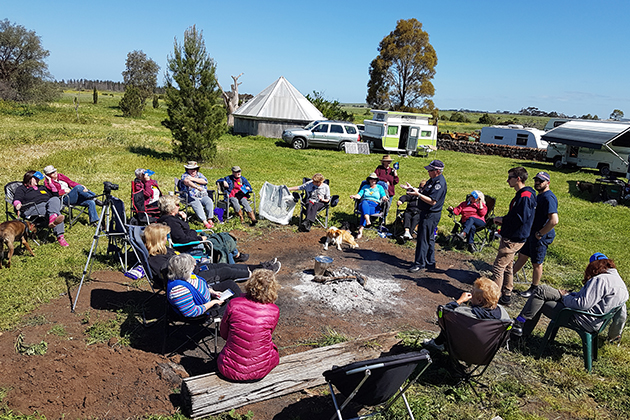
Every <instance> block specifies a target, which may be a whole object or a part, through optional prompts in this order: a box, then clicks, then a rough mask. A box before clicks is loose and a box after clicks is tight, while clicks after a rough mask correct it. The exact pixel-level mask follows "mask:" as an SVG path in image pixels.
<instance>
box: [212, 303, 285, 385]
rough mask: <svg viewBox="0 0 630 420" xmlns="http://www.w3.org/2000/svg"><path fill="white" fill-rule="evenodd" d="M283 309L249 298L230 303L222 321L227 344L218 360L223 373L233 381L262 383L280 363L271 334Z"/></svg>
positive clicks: (222, 334)
mask: <svg viewBox="0 0 630 420" xmlns="http://www.w3.org/2000/svg"><path fill="white" fill-rule="evenodd" d="M279 317H280V309H279V308H278V307H277V306H276V305H275V304H274V303H267V304H264V303H258V302H254V301H253V300H250V299H247V298H246V297H237V298H234V299H232V300H230V301H229V302H228V305H227V308H226V309H225V313H224V314H223V320H222V321H221V337H223V339H225V341H226V343H225V346H224V347H223V350H221V353H220V354H219V358H218V360H217V364H218V368H219V372H220V373H221V375H223V376H224V377H225V378H227V379H230V380H233V381H252V380H257V379H262V378H264V377H265V376H267V374H268V373H269V372H271V370H272V369H273V368H274V367H276V366H278V363H280V356H279V355H278V348H277V347H276V345H275V344H274V343H273V341H272V340H271V334H272V333H273V330H275V328H276V325H277V324H278V318H279Z"/></svg>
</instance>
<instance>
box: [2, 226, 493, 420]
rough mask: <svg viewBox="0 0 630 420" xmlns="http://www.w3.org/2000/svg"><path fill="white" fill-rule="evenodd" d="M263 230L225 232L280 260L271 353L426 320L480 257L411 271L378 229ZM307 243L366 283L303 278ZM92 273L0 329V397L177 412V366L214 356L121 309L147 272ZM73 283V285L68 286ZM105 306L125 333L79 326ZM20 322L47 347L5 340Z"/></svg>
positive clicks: (61, 409) (133, 299)
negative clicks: (92, 336) (97, 336)
mask: <svg viewBox="0 0 630 420" xmlns="http://www.w3.org/2000/svg"><path fill="white" fill-rule="evenodd" d="M261 231H262V235H260V236H256V237H254V236H253V235H248V234H247V233H245V232H242V231H237V232H234V234H235V236H237V237H238V239H239V248H240V249H241V250H242V251H244V252H247V253H249V254H250V260H251V261H254V262H258V261H264V260H268V259H270V258H273V257H277V258H278V259H279V260H280V261H281V262H282V270H281V271H280V273H279V274H278V278H279V280H280V282H281V284H282V285H283V289H282V290H281V292H280V296H279V298H278V301H277V304H278V306H279V307H280V311H281V315H280V322H279V324H278V327H277V329H276V331H275V333H274V341H275V342H276V344H277V345H278V347H279V348H280V351H281V356H283V355H287V354H291V353H296V352H300V351H305V350H308V349H310V348H312V347H311V346H310V345H309V343H313V342H315V341H317V340H318V339H320V338H321V337H322V334H323V333H324V332H325V331H326V330H327V329H333V330H335V331H336V332H337V333H339V334H344V335H346V336H347V337H350V338H361V337H369V336H372V335H376V334H380V333H384V332H390V331H398V330H403V329H410V328H417V329H427V330H434V331H435V330H437V326H436V325H435V323H434V320H435V315H434V314H435V308H436V306H437V305H438V304H442V303H445V302H447V301H448V300H449V299H450V298H452V297H457V296H459V294H460V293H461V292H462V291H463V290H470V289H471V284H472V282H473V281H474V279H475V278H476V277H477V276H478V274H477V273H478V272H479V271H480V270H488V269H489V266H487V264H485V263H483V262H481V261H479V260H473V259H471V257H470V256H469V255H468V254H462V253H450V252H448V253H447V252H441V251H440V252H438V254H437V263H438V268H439V269H440V271H439V272H437V273H425V274H418V275H417V274H409V273H408V272H407V268H408V267H409V266H410V262H411V261H412V259H413V255H414V249H413V248H412V247H405V246H400V245H397V244H395V243H394V242H392V241H390V240H386V239H382V238H380V237H376V236H375V237H368V238H367V239H365V238H364V239H363V240H361V241H359V246H360V247H359V248H358V249H348V248H344V250H343V251H341V252H340V251H338V250H336V249H334V248H330V249H329V250H328V251H323V249H322V239H323V238H322V235H323V230H320V229H314V230H313V231H311V232H309V233H295V232H294V231H293V230H292V229H291V228H289V227H268V228H265V227H262V228H261ZM317 255H328V256H330V257H332V258H333V259H334V263H333V265H334V266H335V267H348V268H351V269H353V270H357V271H359V272H360V273H362V274H364V275H366V276H367V277H368V283H367V284H366V287H363V286H361V285H360V284H358V283H357V282H356V281H355V282H340V283H333V284H325V285H321V284H313V283H312V282H311V281H310V278H312V275H313V267H314V258H315V257H316V256H317ZM92 277H93V281H91V282H89V283H87V284H86V285H84V287H83V289H82V291H81V296H80V299H79V302H78V306H77V309H76V313H71V311H70V307H71V302H70V296H62V297H60V298H59V299H57V300H56V301H53V302H50V303H48V304H45V305H43V306H42V307H40V308H39V309H38V310H37V311H35V312H33V313H32V314H31V315H29V317H28V318H27V319H25V321H24V324H23V325H22V326H21V327H20V328H17V329H15V330H13V331H5V332H2V333H1V335H0V388H5V389H7V388H8V389H9V391H8V394H7V396H6V398H5V399H4V402H6V404H7V406H8V407H9V408H10V409H11V410H14V411H15V412H19V413H22V414H32V413H34V412H39V413H41V414H44V415H45V416H46V417H47V418H48V419H52V418H61V417H63V416H64V415H65V417H68V418H79V417H80V418H88V417H94V418H101V419H106V418H111V419H118V418H128V417H132V416H143V415H146V414H171V413H174V412H176V411H177V410H178V404H179V395H178V393H177V388H178V383H177V382H178V380H179V377H181V376H185V375H197V374H201V373H205V372H208V371H209V370H211V369H212V363H207V362H206V361H204V360H203V359H201V358H199V357H197V356H198V355H197V354H196V353H195V352H192V353H191V352H187V351H184V352H183V354H182V353H178V354H176V355H174V356H172V357H171V358H170V359H169V358H166V357H164V356H162V354H161V353H162V344H163V336H164V327H163V325H162V323H161V322H156V324H155V325H153V326H152V327H149V328H145V327H143V326H142V325H141V324H140V323H139V319H140V317H139V316H138V315H137V314H139V312H137V313H136V315H135V316H134V315H133V314H130V313H131V312H133V311H130V310H129V308H134V307H139V306H140V304H141V303H142V302H144V301H146V300H147V299H148V298H149V297H151V292H150V291H149V289H148V287H147V285H146V283H139V284H138V285H139V286H141V287H140V288H139V287H137V286H138V285H131V284H129V279H127V278H126V277H124V276H123V275H122V274H121V273H120V272H113V271H103V272H97V273H94V274H93V276H92ZM74 293H76V290H73V291H72V296H71V297H74ZM340 302H343V304H341V303H340ZM146 308H147V314H146V315H147V316H148V317H149V318H155V319H157V318H159V317H160V315H161V313H163V311H164V300H163V298H162V297H159V298H154V299H151V300H149V301H148V303H147V304H146ZM117 311H118V312H117ZM115 317H119V319H121V320H123V321H124V322H123V332H125V333H128V334H129V336H130V341H131V343H130V345H127V346H123V345H121V344H120V343H117V341H116V340H114V339H112V340H110V341H109V342H103V343H98V344H91V345H89V344H88V342H87V341H86V339H87V336H86V335H85V330H86V328H88V327H90V326H98V325H102V324H105V323H106V321H108V320H110V319H113V318H115ZM20 334H22V335H23V337H24V343H25V344H35V343H40V342H41V341H45V342H46V343H47V344H48V349H47V352H46V354H45V355H42V356H23V355H20V354H17V352H16V350H15V347H14V346H15V343H16V340H17V337H18V335H20ZM173 340H176V338H173ZM168 344H169V345H170V344H171V342H169V343H168ZM181 367H183V369H184V370H185V372H183V371H182V370H181ZM178 369H179V370H178ZM304 397H308V398H306V399H305V400H303V399H304ZM302 400H303V401H302ZM324 401H326V402H324ZM323 404H325V405H326V406H328V404H329V403H328V400H327V399H324V398H323V397H319V396H317V395H311V393H310V392H306V393H297V394H292V395H289V396H287V397H283V398H277V399H274V400H270V401H267V402H263V403H259V404H254V405H251V406H248V407H244V408H243V409H241V410H239V412H246V411H247V410H248V409H251V410H253V411H254V412H255V413H256V419H263V420H264V419H273V418H276V419H281V418H291V417H292V416H297V415H299V416H300V418H301V419H303V420H304V419H309V418H313V419H315V418H319V417H320V416H321V407H322V405H323ZM318 413H320V414H318Z"/></svg>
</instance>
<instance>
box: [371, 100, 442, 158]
mask: <svg viewBox="0 0 630 420" xmlns="http://www.w3.org/2000/svg"><path fill="white" fill-rule="evenodd" d="M370 112H371V113H372V114H374V116H373V117H372V119H371V120H365V121H363V123H364V124H365V131H364V132H363V141H365V142H367V143H369V145H370V150H382V151H386V152H390V153H406V154H408V155H417V154H418V153H420V154H426V153H427V152H429V151H431V150H435V149H436V147H437V126H435V125H431V124H429V118H431V115H429V114H414V113H411V112H397V111H380V110H377V109H372V110H371V111H370Z"/></svg>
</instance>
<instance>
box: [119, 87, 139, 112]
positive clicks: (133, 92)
mask: <svg viewBox="0 0 630 420" xmlns="http://www.w3.org/2000/svg"><path fill="white" fill-rule="evenodd" d="M118 106H119V107H120V110H121V111H122V113H123V116H125V117H133V118H138V117H141V116H142V111H143V109H144V106H143V104H142V96H141V95H140V91H139V90H138V88H135V87H133V86H127V88H126V89H125V94H124V95H123V97H122V99H121V100H120V103H119V104H118Z"/></svg>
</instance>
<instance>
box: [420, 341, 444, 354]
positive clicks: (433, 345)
mask: <svg viewBox="0 0 630 420" xmlns="http://www.w3.org/2000/svg"><path fill="white" fill-rule="evenodd" d="M422 345H423V346H424V347H431V348H432V349H436V350H439V351H444V344H436V343H435V340H434V339H428V338H427V339H425V340H424V341H423V342H422Z"/></svg>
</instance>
